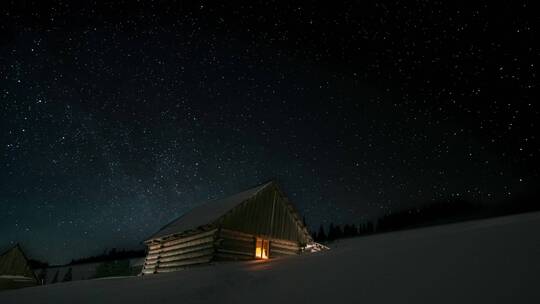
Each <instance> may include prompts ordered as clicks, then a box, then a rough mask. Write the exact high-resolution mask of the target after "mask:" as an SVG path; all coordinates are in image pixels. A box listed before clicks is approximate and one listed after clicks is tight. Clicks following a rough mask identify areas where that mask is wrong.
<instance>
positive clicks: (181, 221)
mask: <svg viewBox="0 0 540 304" xmlns="http://www.w3.org/2000/svg"><path fill="white" fill-rule="evenodd" d="M272 183H273V182H272V181H271V182H267V183H265V184H262V185H259V186H257V187H254V188H251V189H248V190H245V191H242V192H240V193H237V194H234V195H231V196H228V197H225V198H221V199H216V200H211V201H208V202H206V203H203V204H201V205H200V206H197V207H195V208H193V209H192V210H190V211H188V212H187V213H185V214H183V215H182V216H180V217H179V218H177V219H175V220H173V221H172V222H170V223H169V224H167V225H165V226H164V227H163V228H161V230H159V231H158V232H157V233H155V234H154V235H152V236H151V237H150V238H149V239H148V240H153V239H159V238H163V237H166V236H169V235H173V234H177V233H181V232H184V231H188V230H193V229H197V228H199V227H201V226H205V225H209V224H212V223H214V222H215V221H216V220H217V219H219V218H220V217H221V216H223V215H225V213H227V211H229V210H231V209H233V208H234V207H236V206H238V205H240V204H241V203H243V202H244V201H246V200H247V199H249V198H251V197H253V196H255V195H256V194H257V193H259V191H261V190H263V189H264V188H266V187H267V186H269V185H271V184H272Z"/></svg>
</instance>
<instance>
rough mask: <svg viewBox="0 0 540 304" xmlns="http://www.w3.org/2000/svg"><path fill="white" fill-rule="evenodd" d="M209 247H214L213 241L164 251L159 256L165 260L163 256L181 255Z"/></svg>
mask: <svg viewBox="0 0 540 304" xmlns="http://www.w3.org/2000/svg"><path fill="white" fill-rule="evenodd" d="M209 248H214V243H213V242H208V243H204V244H201V245H197V246H193V247H188V248H183V249H178V250H173V251H167V252H164V253H162V254H161V255H160V256H159V260H160V261H161V260H163V258H166V257H171V256H176V255H181V254H185V253H189V252H194V251H199V250H203V249H209Z"/></svg>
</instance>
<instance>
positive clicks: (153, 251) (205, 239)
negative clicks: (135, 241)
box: [148, 236, 214, 256]
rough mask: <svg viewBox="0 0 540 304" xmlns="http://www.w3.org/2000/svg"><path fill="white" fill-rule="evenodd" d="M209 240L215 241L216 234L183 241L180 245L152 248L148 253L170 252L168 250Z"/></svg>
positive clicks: (150, 254) (151, 254)
mask: <svg viewBox="0 0 540 304" xmlns="http://www.w3.org/2000/svg"><path fill="white" fill-rule="evenodd" d="M208 242H214V236H207V237H204V238H199V239H195V240H191V241H189V242H182V243H180V244H178V245H174V246H167V247H163V248H161V249H158V250H151V251H149V252H148V255H149V256H153V255H155V254H161V253H163V252H168V251H172V250H176V249H180V248H186V247H191V246H196V245H200V244H204V243H208Z"/></svg>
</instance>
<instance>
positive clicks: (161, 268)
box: [156, 255, 213, 273]
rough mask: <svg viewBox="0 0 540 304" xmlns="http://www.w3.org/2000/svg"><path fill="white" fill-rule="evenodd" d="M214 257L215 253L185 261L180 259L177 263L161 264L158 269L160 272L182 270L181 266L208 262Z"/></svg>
mask: <svg viewBox="0 0 540 304" xmlns="http://www.w3.org/2000/svg"><path fill="white" fill-rule="evenodd" d="M212 257H213V255H208V256H203V257H199V258H194V259H189V260H184V261H180V262H176V263H167V264H163V265H161V264H160V265H159V267H158V269H157V270H156V271H157V272H158V273H159V272H170V271H175V270H180V269H182V268H183V267H180V266H187V265H194V264H203V263H208V262H210V261H211V260H212Z"/></svg>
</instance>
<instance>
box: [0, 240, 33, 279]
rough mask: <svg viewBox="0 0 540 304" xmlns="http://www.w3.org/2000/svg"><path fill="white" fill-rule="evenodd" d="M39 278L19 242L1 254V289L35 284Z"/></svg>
mask: <svg viewBox="0 0 540 304" xmlns="http://www.w3.org/2000/svg"><path fill="white" fill-rule="evenodd" d="M37 284H38V280H37V278H36V275H35V274H34V271H33V270H32V267H31V266H30V263H29V262H28V259H27V258H26V256H25V255H24V252H23V251H22V249H21V246H19V245H18V244H17V245H15V246H13V247H12V248H10V249H8V250H7V251H5V252H4V253H2V254H0V290H4V289H16V288H22V287H29V286H35V285H37Z"/></svg>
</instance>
